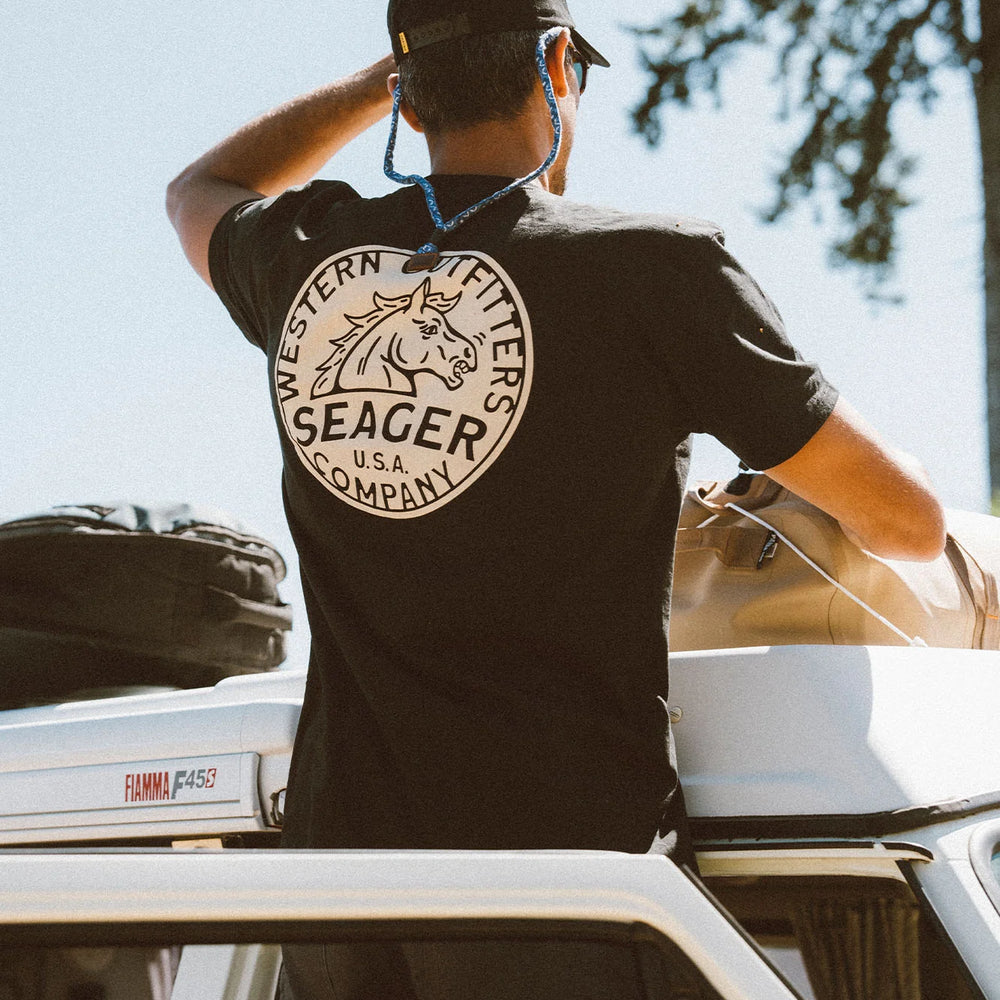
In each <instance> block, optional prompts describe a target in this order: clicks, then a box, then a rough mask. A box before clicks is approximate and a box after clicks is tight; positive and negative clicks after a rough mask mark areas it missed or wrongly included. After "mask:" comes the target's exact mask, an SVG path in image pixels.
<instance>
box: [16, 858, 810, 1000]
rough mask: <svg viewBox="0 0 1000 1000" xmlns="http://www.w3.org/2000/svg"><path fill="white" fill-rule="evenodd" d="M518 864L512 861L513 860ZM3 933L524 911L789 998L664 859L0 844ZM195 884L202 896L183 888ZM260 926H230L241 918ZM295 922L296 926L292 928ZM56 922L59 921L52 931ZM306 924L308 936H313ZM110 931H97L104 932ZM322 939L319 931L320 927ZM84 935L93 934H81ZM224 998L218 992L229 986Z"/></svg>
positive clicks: (228, 929) (257, 937)
mask: <svg viewBox="0 0 1000 1000" xmlns="http://www.w3.org/2000/svg"><path fill="white" fill-rule="evenodd" d="M513 859H516V863H514V860H513ZM0 871H2V874H3V878H2V879H0V940H7V939H8V938H9V937H10V935H11V934H12V932H13V931H17V932H18V934H17V936H16V937H15V938H13V939H14V940H18V941H30V940H31V937H30V934H29V935H25V933H24V928H25V927H26V926H27V927H28V928H29V930H30V928H31V926H35V927H37V928H38V930H39V935H40V937H41V938H42V939H43V940H45V941H47V942H50V943H64V942H60V940H59V933H60V928H61V929H62V933H63V934H64V935H66V940H69V941H74V940H76V939H77V938H76V937H74V931H76V932H77V934H79V933H84V932H86V931H87V928H88V925H89V926H90V927H91V928H93V927H97V926H99V925H104V926H105V927H107V925H111V928H112V935H113V934H114V933H117V934H118V935H119V936H120V937H121V939H122V940H124V941H126V942H128V943H135V941H137V940H142V939H143V936H144V935H145V936H147V937H149V936H150V935H152V937H153V939H152V940H151V941H150V942H149V943H160V944H166V943H172V942H175V941H184V942H186V943H187V942H191V941H192V940H195V941H197V940H199V938H200V939H202V940H205V939H207V940H213V939H215V940H218V939H219V938H218V937H215V936H214V935H213V934H211V933H206V928H205V924H213V923H214V924H217V925H219V928H220V932H221V933H226V934H231V935H235V937H233V938H228V939H227V938H223V940H231V939H232V940H237V941H240V940H251V941H279V942H280V941H282V940H287V939H291V940H295V939H296V938H299V937H301V935H302V934H303V933H309V932H310V931H309V928H308V926H307V925H308V924H309V923H310V922H319V921H366V922H370V921H406V920H410V919H413V920H419V921H421V922H424V923H425V924H426V922H427V921H428V920H441V921H447V920H461V921H463V924H464V926H466V927H467V925H468V921H470V920H485V921H497V920H516V921H518V922H519V924H522V925H523V923H524V921H532V920H549V921H552V920H556V921H562V920H570V921H586V922H587V923H588V924H594V923H607V924H613V925H619V926H620V927H621V928H622V930H623V931H625V932H626V933H629V934H634V933H637V932H638V931H639V929H642V928H649V929H652V930H653V931H655V932H659V933H660V934H662V935H664V936H665V937H666V938H668V939H669V940H670V941H672V942H673V943H674V944H675V945H677V946H678V947H679V948H680V950H681V951H682V952H683V953H684V954H685V955H687V957H688V958H689V959H691V960H692V962H693V963H694V964H695V966H697V967H698V968H699V969H700V971H701V972H702V974H703V975H704V976H705V977H706V978H707V979H708V980H709V981H710V982H711V983H712V984H713V985H714V986H715V987H716V989H717V990H718V991H719V992H720V994H721V995H722V996H724V997H733V998H743V1000H745V998H750V997H753V998H754V1000H791V997H792V994H791V993H790V992H789V991H788V989H787V987H786V986H785V985H784V984H783V982H782V981H781V979H780V978H779V976H778V975H777V974H776V973H774V972H773V970H771V969H770V968H769V967H768V966H767V965H765V964H764V963H763V962H761V961H760V959H759V957H758V956H757V954H756V953H755V952H754V951H753V950H751V949H750V948H749V947H747V943H746V940H745V938H744V937H743V935H742V934H741V933H740V932H739V931H738V930H737V929H736V928H735V927H734V926H733V925H732V924H731V923H730V922H729V921H728V920H727V919H726V918H725V917H724V916H723V915H722V914H721V913H720V912H719V911H718V910H717V909H716V908H715V907H714V906H713V904H712V903H711V902H710V901H709V900H708V898H707V897H706V896H705V895H704V894H703V893H702V892H701V891H700V890H699V889H698V888H697V887H696V886H695V885H694V884H693V883H691V882H690V881H689V880H688V879H687V878H686V877H685V876H684V875H683V874H682V873H681V872H680V871H679V870H678V869H677V868H676V867H675V866H674V865H673V864H671V863H670V862H669V861H667V860H666V859H665V858H658V857H651V856H643V855H625V854H613V853H608V852H514V853H513V854H509V853H508V852H502V851H485V852H462V851H457V852H447V853H438V852H430V851H425V852H396V851H385V852H362V851H358V852H349V851H348V852H343V851H335V852H329V851H327V852H324V851H316V852H313V851H281V850H268V851H266V852H256V851H217V852H216V851H190V852H187V851H185V852H178V851H163V852H158V853H152V854H151V853H146V852H139V853H128V852H119V851H116V852H114V855H113V858H112V857H110V856H109V854H107V853H102V852H98V853H75V854H73V853H70V854H60V853H53V852H48V851H46V852H40V853H33V852H27V851H26V852H23V853H18V852H14V853H7V852H0ZM193 887H197V890H198V891H191V889H192V888H193ZM252 921H256V922H258V926H256V927H254V926H251V927H249V928H248V927H246V926H242V927H240V926H238V925H239V924H245V923H246V922H252ZM296 925H298V926H300V927H303V928H304V930H299V931H297V930H296ZM53 928H55V930H53ZM313 933H315V932H313ZM106 934H107V932H106V931H105V940H107V937H106ZM323 934H324V937H325V938H329V936H330V930H329V926H328V925H326V926H325V929H324V931H323ZM81 939H82V940H89V941H93V940H94V934H93V932H92V931H90V936H89V937H84V938H81ZM226 995H228V994H226Z"/></svg>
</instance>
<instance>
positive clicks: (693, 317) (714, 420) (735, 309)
mask: <svg viewBox="0 0 1000 1000" xmlns="http://www.w3.org/2000/svg"><path fill="white" fill-rule="evenodd" d="M697 243H698V244H699V246H698V249H697V251H696V252H695V253H694V254H693V255H692V257H693V258H694V260H693V262H696V263H697V265H698V266H696V267H693V268H691V269H690V270H688V269H685V270H686V271H687V274H686V279H687V280H686V281H685V282H684V284H685V285H686V286H687V287H686V294H685V295H684V298H685V299H686V300H687V302H688V307H689V313H688V317H687V322H686V323H685V324H684V325H685V327H686V328H687V331H688V335H687V336H686V337H684V338H683V340H682V341H680V342H678V341H677V340H674V339H673V338H671V340H672V342H671V343H669V344H664V345H663V347H664V349H666V350H667V354H666V355H665V357H664V361H665V364H666V367H667V369H668V371H669V372H670V374H671V376H672V379H671V380H672V382H673V383H674V384H675V387H676V391H677V392H678V394H679V395H680V396H681V397H683V400H684V402H685V404H686V409H687V412H688V413H689V419H690V423H691V427H690V429H691V431H693V432H696V433H707V434H711V435H712V436H713V437H715V438H717V439H718V440H719V441H721V442H722V443H723V444H724V445H725V446H726V447H727V448H729V449H730V450H731V451H733V452H734V453H735V454H736V455H737V456H739V458H740V459H741V460H742V461H743V462H745V463H746V464H747V465H748V466H750V468H752V469H769V468H771V467H772V466H775V465H778V464H779V463H780V462H783V461H785V460H786V459H789V458H791V457H792V456H793V455H794V454H795V453H796V452H797V451H798V450H799V449H800V448H801V447H802V446H803V445H804V444H806V442H807V441H809V439H810V438H811V437H812V436H813V434H815V433H816V431H818V430H819V428H820V427H821V426H822V425H823V423H824V422H825V421H826V419H827V417H829V415H830V413H831V412H832V411H833V407H834V405H835V404H836V401H837V396H838V393H837V390H836V389H835V388H834V387H833V386H832V385H831V384H830V383H829V382H828V381H827V380H826V379H825V378H824V376H823V374H822V372H821V371H820V369H819V368H818V367H817V366H816V365H815V364H812V363H810V362H808V361H806V360H805V359H804V358H803V357H802V355H801V354H799V352H798V351H797V350H796V349H795V347H793V346H792V344H791V343H790V342H789V340H788V338H787V336H786V333H785V327H784V323H783V322H782V319H781V316H780V315H779V313H778V310H777V309H776V308H775V307H774V304H773V303H772V302H771V300H770V299H769V298H768V297H767V296H766V295H765V294H764V292H763V291H762V290H761V289H760V287H759V286H758V285H757V283H756V282H755V281H754V279H753V278H752V277H751V276H750V275H749V274H748V273H747V272H746V271H745V270H744V269H743V268H742V267H741V266H740V264H739V263H738V262H737V261H736V260H735V259H734V258H733V257H732V255H731V254H729V253H728V251H726V249H725V247H724V245H723V239H722V234H721V233H719V232H716V233H715V234H714V235H712V236H710V237H709V236H702V237H701V238H699V239H698V240H697Z"/></svg>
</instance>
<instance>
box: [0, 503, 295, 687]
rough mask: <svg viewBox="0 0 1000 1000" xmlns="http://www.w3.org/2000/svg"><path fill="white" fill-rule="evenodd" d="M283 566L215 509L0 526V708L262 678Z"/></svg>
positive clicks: (68, 512) (50, 515) (277, 644)
mask: <svg viewBox="0 0 1000 1000" xmlns="http://www.w3.org/2000/svg"><path fill="white" fill-rule="evenodd" d="M284 576H285V563H284V560H283V559H282V558H281V555H280V554H279V553H278V551H277V550H276V549H275V548H274V547H273V546H272V545H271V544H270V543H268V542H266V541H264V540H263V539H261V538H258V537H256V536H255V535H253V534H252V533H249V532H247V531H246V529H245V528H243V526H241V525H240V524H238V523H236V522H233V521H231V520H230V519H229V518H227V517H226V516H225V515H222V514H220V512H218V511H214V510H210V509H196V508H193V507H191V506H189V505H187V504H180V505H177V506H172V507H163V508H152V507H143V506H138V505H134V504H127V503H119V504H116V505H109V506H97V505H82V506H78V507H77V506H65V507H54V508H52V509H51V510H48V511H44V512H43V513H40V514H35V515H32V516H29V517H24V518H18V519H17V520H13V521H8V522H6V523H4V524H0V705H2V706H3V707H11V706H13V705H23V704H27V703H30V702H35V701H42V700H50V699H53V698H58V697H65V696H68V695H70V694H72V693H74V692H78V691H80V690H87V689H94V688H108V687H122V686H136V685H139V686H149V685H155V686H170V687H201V686H204V685H210V684H214V683H216V682H217V681H218V680H220V679H222V678H223V677H227V676H230V675H233V674H246V673H256V672H260V671H265V670H271V669H273V668H274V667H276V666H278V664H280V663H281V662H282V660H284V658H285V632H286V631H288V630H289V629H290V628H291V625H292V615H291V610H290V609H289V608H288V606H287V605H285V604H282V603H281V601H280V599H279V597H278V583H279V582H280V581H281V580H282V579H284Z"/></svg>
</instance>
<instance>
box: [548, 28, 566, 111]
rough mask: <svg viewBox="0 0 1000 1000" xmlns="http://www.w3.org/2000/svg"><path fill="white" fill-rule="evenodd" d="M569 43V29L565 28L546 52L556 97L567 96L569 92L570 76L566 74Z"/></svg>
mask: <svg viewBox="0 0 1000 1000" xmlns="http://www.w3.org/2000/svg"><path fill="white" fill-rule="evenodd" d="M568 45H569V29H568V28H564V29H563V31H562V32H561V33H560V35H559V37H558V38H557V39H556V40H555V41H554V42H553V43H552V44H551V45H550V46H549V48H548V51H547V52H546V53H545V65H546V68H547V69H548V71H549V78H550V79H551V80H552V90H553V91H554V93H555V95H556V97H565V96H566V95H567V94H568V93H569V77H568V76H567V75H566V74H567V67H566V47H567V46H568Z"/></svg>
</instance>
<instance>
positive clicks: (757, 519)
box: [726, 503, 927, 646]
mask: <svg viewBox="0 0 1000 1000" xmlns="http://www.w3.org/2000/svg"><path fill="white" fill-rule="evenodd" d="M726 506H727V507H728V508H729V509H730V510H734V511H736V513H737V514H742V515H743V516H744V517H748V518H750V520H751V521H755V522H756V523H757V524H759V525H761V527H764V528H767V529H768V531H773V532H774V534H775V535H776V536H777V537H778V538H780V539H781V541H783V542H784V543H785V544H786V545H787V546H788V547H789V548H790V549H791V550H792V551H793V552H794V553H795V554H796V555H797V556H798V557H799V558H800V559H801V560H802V561H803V562H805V563H806V565H807V566H811V567H812V568H813V569H814V570H816V572H817V573H819V575H820V576H821V577H823V579H824V580H826V581H827V583H832V584H833V586H834V587H836V588H837V590H839V591H840V592H841V593H842V594H844V595H845V596H846V597H849V598H850V599H851V600H852V601H854V603H855V604H857V605H858V607H860V608H863V609H864V610H865V611H867V612H868V614H870V615H871V616H872V617H873V618H877V619H878V620H879V621H880V622H881V623H882V624H883V625H884V626H885V627H886V628H887V629H890V630H891V631H892V632H894V633H895V634H896V635H898V636H899V638H900V639H902V640H903V641H904V642H905V643H906V644H907V645H908V646H926V645H927V643H926V642H924V640H923V639H921V638H920V636H919V635H917V636H914V637H913V638H912V639H911V638H910V636H908V635H907V634H906V633H905V632H904V631H903V630H902V629H901V628H897V627H896V626H895V625H893V624H892V622H891V621H889V620H888V619H887V618H884V617H883V616H882V615H880V614H879V613H878V612H877V611H876V610H875V609H874V608H873V607H871V606H870V605H868V604H865V602H864V601H862V600H861V598H860V597H857V596H856V595H855V594H852V593H851V592H850V591H849V590H848V589H847V588H846V587H845V586H844V585H843V584H841V583H838V582H837V581H836V580H835V579H834V578H833V577H832V576H830V574H829V573H827V571H826V570H825V569H823V567H822V566H818V565H817V564H816V563H815V562H813V561H812V559H810V558H809V556H807V555H806V554H805V553H804V552H803V551H802V550H801V549H800V548H799V547H798V546H797V545H795V543H794V542H791V541H789V540H788V538H786V537H785V536H784V535H783V534H782V533H781V532H780V531H778V529H777V528H776V527H774V525H773V524H768V523H767V521H765V520H764V519H763V518H760V517H757V515H756V514H751V513H750V511H748V510H744V509H743V508H742V507H738V506H737V505H736V504H734V503H727V504H726Z"/></svg>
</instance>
